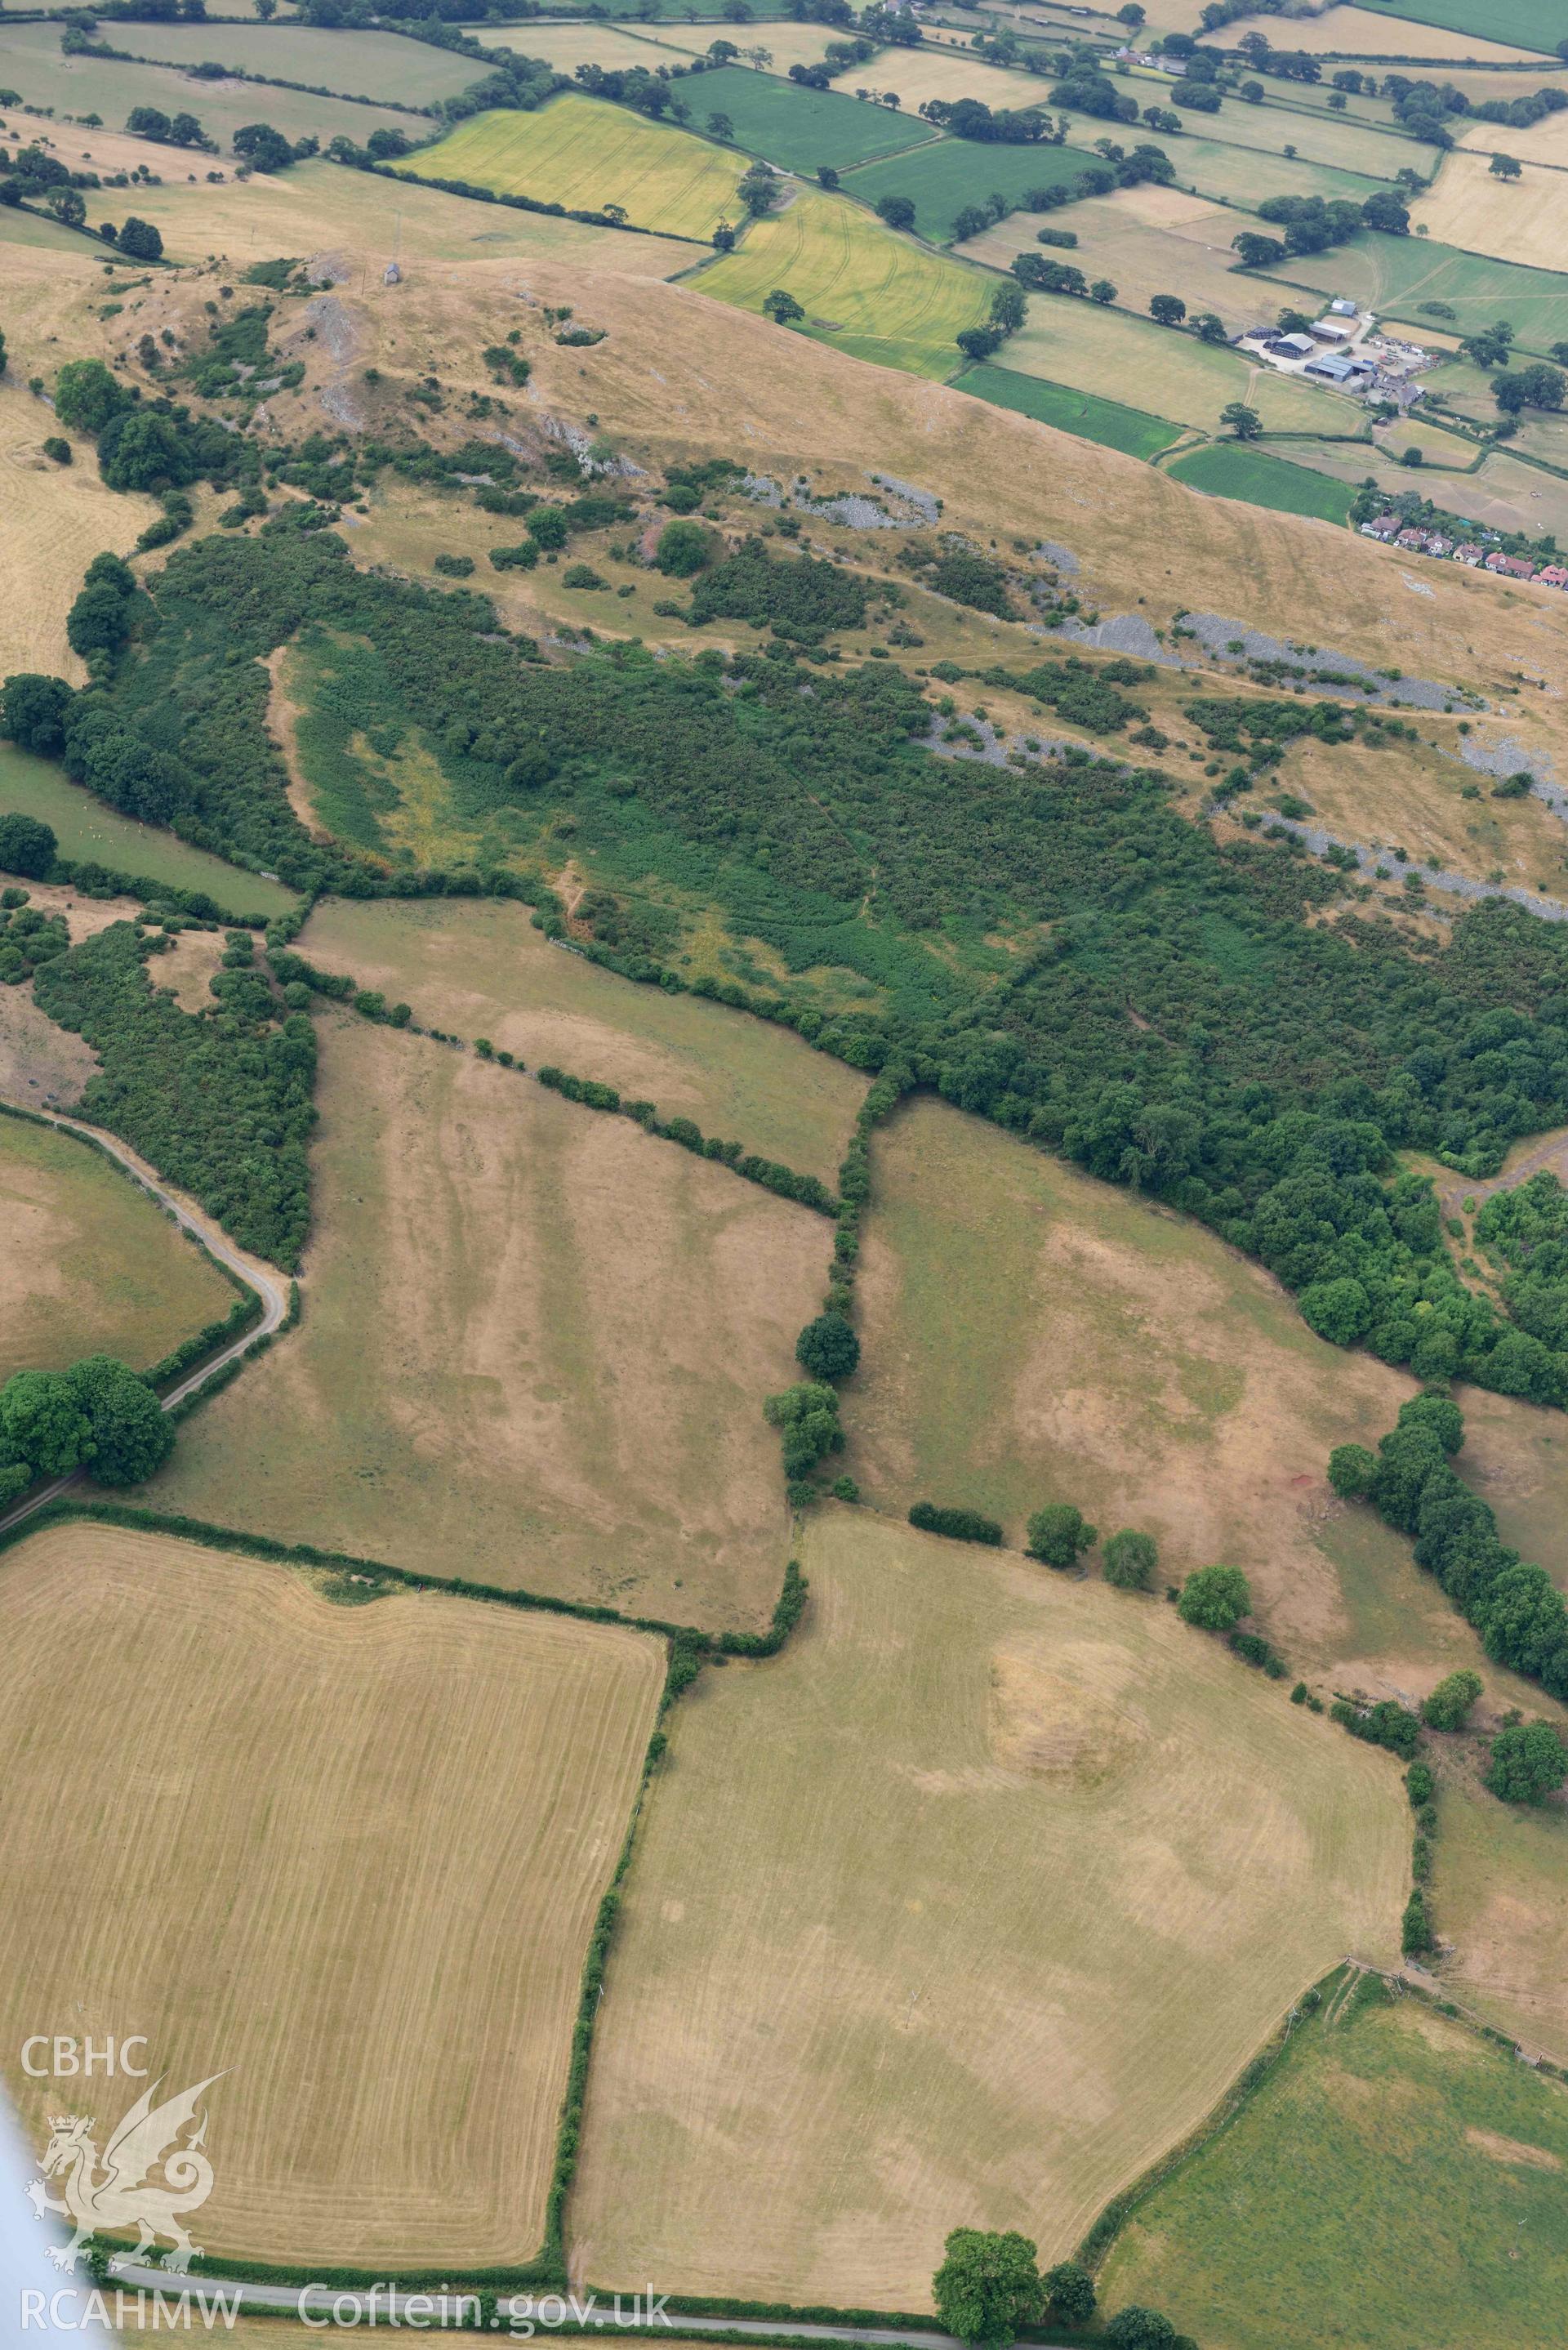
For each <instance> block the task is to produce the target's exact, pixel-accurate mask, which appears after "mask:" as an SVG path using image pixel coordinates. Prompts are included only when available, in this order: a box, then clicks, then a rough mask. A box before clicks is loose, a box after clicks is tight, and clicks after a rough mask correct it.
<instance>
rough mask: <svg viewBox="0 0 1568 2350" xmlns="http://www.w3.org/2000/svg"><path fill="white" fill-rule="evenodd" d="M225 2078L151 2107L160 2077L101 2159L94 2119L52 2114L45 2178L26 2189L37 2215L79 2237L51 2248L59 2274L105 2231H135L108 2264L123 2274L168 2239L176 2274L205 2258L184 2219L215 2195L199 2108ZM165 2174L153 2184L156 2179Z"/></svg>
mask: <svg viewBox="0 0 1568 2350" xmlns="http://www.w3.org/2000/svg"><path fill="white" fill-rule="evenodd" d="M222 2079H223V2074H221V2073H213V2074H210V2075H209V2076H208V2078H207V2079H206V2080H204V2081H198V2082H197V2084H196V2085H195V2087H194V2088H192V2089H182V2090H181V2092H180V2094H179V2095H178V2096H174V2097H166V2098H165V2099H164V2101H163V2103H162V2104H161V2106H154V2104H153V2102H152V2100H153V2098H154V2097H155V2096H156V2095H157V2093H158V2091H159V2089H160V2088H161V2085H162V2081H161V2078H160V2079H159V2080H157V2081H154V2082H153V2083H152V2085H151V2087H150V2088H147V2089H144V2090H143V2091H142V2093H141V2095H140V2097H138V2099H137V2100H136V2103H135V2104H134V2105H133V2106H131V2108H130V2112H129V2113H127V2114H125V2115H123V2116H121V2118H120V2120H119V2122H117V2123H116V2125H115V2126H114V2128H113V2129H112V2131H111V2132H110V2133H109V2140H108V2143H107V2144H106V2146H105V2147H104V2149H103V2152H102V2153H101V2154H99V2149H98V2146H97V2143H96V2141H95V2140H94V2138H93V2137H92V2136H91V2131H92V2126H93V2117H92V2116H91V2115H90V2114H51V2115H50V2116H49V2132H50V2136H49V2142H48V2145H47V2147H45V2149H44V2158H43V2162H42V2164H41V2166H40V2170H41V2176H40V2177H38V2178H35V2179H34V2180H33V2182H32V2184H31V2186H30V2187H29V2188H28V2189H27V2199H28V2201H29V2202H30V2203H31V2204H32V2207H33V2210H34V2212H35V2214H36V2217H37V2218H38V2219H40V2220H41V2219H42V2218H43V2216H44V2214H45V2212H46V2211H55V2212H58V2213H59V2214H60V2216H61V2217H62V2218H63V2219H66V2220H69V2221H70V2222H71V2224H72V2226H73V2227H74V2228H75V2230H76V2233H75V2235H74V2236H73V2237H72V2238H71V2241H70V2242H69V2243H68V2244H51V2245H50V2247H49V2258H50V2260H52V2261H53V2262H54V2263H55V2265H56V2267H57V2268H58V2269H61V2270H66V2269H73V2268H75V2266H76V2263H77V2260H78V2255H79V2253H80V2251H81V2249H82V2246H83V2245H84V2244H85V2243H86V2242H87V2240H88V2237H89V2236H91V2235H93V2234H94V2233H95V2232H96V2231H97V2230H99V2229H106V2228H127V2227H130V2228H134V2229H135V2230H136V2231H137V2241H136V2243H135V2244H134V2245H133V2246H132V2248H131V2250H130V2251H129V2252H124V2253H121V2254H120V2255H119V2257H118V2258H117V2259H115V2260H114V2261H112V2262H110V2263H109V2265H110V2267H111V2268H116V2269H119V2268H124V2267H126V2266H127V2265H128V2264H129V2263H130V2262H132V2261H139V2260H140V2259H142V2258H143V2257H144V2255H145V2254H146V2253H147V2252H148V2251H151V2247H152V2243H153V2240H154V2238H155V2237H158V2236H168V2237H171V2239H172V2241H173V2245H174V2249H173V2251H172V2252H171V2254H170V2256H169V2259H168V2261H167V2262H165V2263H164V2265H165V2266H166V2267H167V2268H170V2269H171V2270H176V2271H183V2270H185V2269H188V2268H189V2267H190V2265H191V2262H192V2260H194V2259H195V2258H196V2256H197V2254H198V2253H199V2252H200V2251H201V2249H202V2248H201V2246H200V2245H199V2244H193V2243H192V2241H191V2238H190V2235H189V2232H188V2231H187V2230H186V2228H185V2226H184V2224H183V2221H182V2213H185V2212H190V2211H194V2210H197V2209H198V2208H199V2206H200V2205H202V2203H204V2202H205V2201H206V2199H207V2198H208V2196H209V2195H210V2194H211V2193H212V2191H213V2166H212V2164H211V2163H210V2162H209V2161H208V2159H207V2158H206V2156H205V2154H203V2153H202V2140H203V2139H204V2138H205V2137H206V2135H207V2116H206V2114H205V2112H202V2113H201V2114H200V2115H198V2111H197V2108H198V2106H200V2105H201V2101H202V2096H203V2095H204V2094H205V2093H206V2091H207V2090H208V2089H210V2088H211V2087H212V2085H213V2082H214V2081H221V2080H222ZM192 2123H194V2124H195V2135H194V2136H193V2137H192V2138H191V2139H190V2141H189V2143H188V2144H186V2145H184V2146H182V2145H180V2143H179V2139H180V2137H181V2134H182V2131H184V2130H186V2129H188V2128H190V2126H192ZM155 2172H156V2173H159V2174H161V2175H160V2176H159V2177H157V2178H154V2176H153V2174H154V2173H155ZM51 2178H55V2179H58V2180H59V2182H60V2187H61V2193H62V2195H63V2198H64V2200H63V2201H57V2200H56V2199H55V2198H54V2197H53V2196H52V2195H51V2194H50V2193H49V2191H48V2188H47V2181H48V2180H49V2179H51Z"/></svg>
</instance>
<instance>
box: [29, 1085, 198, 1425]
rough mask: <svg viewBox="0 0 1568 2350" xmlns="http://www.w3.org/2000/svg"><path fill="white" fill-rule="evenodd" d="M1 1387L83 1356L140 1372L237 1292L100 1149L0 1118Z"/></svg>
mask: <svg viewBox="0 0 1568 2350" xmlns="http://www.w3.org/2000/svg"><path fill="white" fill-rule="evenodd" d="M0 1226H3V1227H4V1230H5V1272H4V1274H0V1305H3V1306H4V1311H3V1312H0V1385H4V1383H5V1380H6V1379H8V1378H10V1376H11V1374H12V1372H13V1371H22V1370H38V1371H63V1370H64V1369H66V1367H67V1365H69V1364H71V1363H74V1362H76V1361H78V1359H79V1358H80V1357H82V1356H83V1355H99V1354H108V1355H118V1356H119V1359H120V1360H121V1361H122V1362H126V1363H129V1364H130V1367H131V1368H132V1369H133V1370H138V1371H146V1370H151V1367H152V1366H153V1364H154V1363H158V1362H161V1360H162V1358H163V1357H164V1356H165V1355H167V1354H169V1353H171V1350H172V1349H173V1348H174V1347H177V1346H179V1345H180V1343H181V1341H182V1339H185V1338H190V1337H192V1336H194V1335H195V1333H196V1332H197V1331H198V1330H203V1329H205V1328H206V1326H207V1325H208V1323H209V1322H216V1321H217V1320H219V1319H220V1317H221V1316H222V1315H225V1314H226V1313H227V1312H228V1311H229V1308H230V1307H231V1306H232V1305H234V1299H235V1296H236V1294H237V1293H236V1292H235V1291H234V1290H233V1289H231V1287H230V1286H229V1284H228V1283H227V1282H226V1281H225V1280H224V1279H223V1274H221V1273H219V1272H218V1270H217V1268H216V1266H215V1265H213V1263H212V1262H211V1260H210V1259H209V1258H207V1257H205V1256H203V1255H202V1253H201V1251H200V1250H199V1249H197V1248H194V1247H192V1244H191V1243H190V1242H189V1241H188V1240H186V1239H185V1237H184V1235H183V1234H182V1232H179V1231H178V1230H177V1229H176V1228H175V1226H174V1225H173V1224H171V1222H169V1220H168V1219H167V1217H165V1216H164V1215H163V1214H162V1212H161V1210H160V1209H158V1208H156V1207H155V1206H154V1205H153V1203H152V1201H151V1200H149V1199H148V1198H147V1197H146V1195H145V1194H144V1193H143V1192H141V1191H139V1190H138V1188H137V1186H136V1185H135V1184H134V1183H133V1182H131V1181H130V1180H129V1178H128V1177H127V1176H125V1175H124V1174H122V1173H121V1171H120V1170H119V1168H118V1167H116V1166H114V1165H113V1164H111V1162H110V1161H109V1159H106V1158H105V1157H104V1155H103V1153H102V1152H101V1151H98V1150H94V1149H91V1148H90V1147H89V1146H88V1144H86V1143H83V1142H78V1141H77V1140H76V1139H74V1138H73V1137H72V1136H70V1135H68V1134H57V1133H55V1132H53V1131H52V1130H50V1129H49V1128H47V1127H41V1126H28V1125H26V1124H25V1123H24V1122H23V1120H22V1119H20V1118H0Z"/></svg>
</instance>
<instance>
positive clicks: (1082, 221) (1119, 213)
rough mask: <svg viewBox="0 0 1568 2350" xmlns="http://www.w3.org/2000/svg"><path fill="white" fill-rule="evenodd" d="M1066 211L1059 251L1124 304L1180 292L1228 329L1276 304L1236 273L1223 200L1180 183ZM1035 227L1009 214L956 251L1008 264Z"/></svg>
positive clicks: (1272, 289) (1143, 308) (1028, 243)
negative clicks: (1071, 242)
mask: <svg viewBox="0 0 1568 2350" xmlns="http://www.w3.org/2000/svg"><path fill="white" fill-rule="evenodd" d="M955 143H956V142H955ZM1053 152H1060V150H1053ZM1068 217H1069V218H1070V220H1071V223H1072V229H1073V234H1075V236H1076V238H1077V240H1078V243H1077V246H1076V248H1075V250H1074V251H1073V252H1072V253H1070V254H1065V255H1063V256H1062V257H1063V258H1064V260H1070V261H1071V262H1072V263H1073V264H1074V265H1075V267H1077V268H1079V269H1081V270H1082V271H1083V273H1084V275H1085V277H1087V278H1089V279H1091V280H1093V279H1094V278H1096V277H1108V278H1109V279H1110V281H1111V284H1112V285H1113V286H1115V287H1116V300H1117V303H1118V304H1119V306H1120V307H1122V308H1123V309H1126V310H1137V311H1139V312H1147V308H1148V305H1149V301H1150V298H1151V296H1154V295H1156V294H1179V295H1180V296H1181V298H1182V300H1183V301H1184V302H1185V303H1186V305H1187V307H1188V310H1189V313H1190V314H1193V315H1196V314H1197V313H1198V312H1199V311H1201V310H1212V311H1214V312H1215V313H1216V315H1217V316H1218V317H1220V318H1221V319H1223V321H1224V323H1225V327H1226V330H1227V332H1228V333H1230V334H1233V335H1234V334H1240V333H1241V331H1242V330H1243V329H1244V328H1247V327H1250V326H1255V325H1256V324H1257V323H1258V321H1259V319H1260V318H1261V317H1268V316H1270V314H1271V313H1272V311H1274V310H1276V309H1277V308H1278V307H1280V302H1281V300H1282V296H1283V295H1284V291H1285V289H1284V288H1283V287H1276V286H1270V285H1268V284H1266V283H1260V282H1259V281H1258V280H1257V279H1256V278H1254V277H1252V276H1248V275H1245V274H1243V273H1241V272H1240V271H1238V269H1237V267H1236V256H1235V255H1234V254H1233V253H1232V252H1231V238H1232V237H1233V236H1234V235H1235V234H1236V214H1235V213H1233V212H1231V211H1230V210H1228V209H1227V208H1226V207H1225V206H1223V205H1220V204H1210V203H1205V201H1204V200H1203V198H1202V197H1201V196H1189V195H1185V194H1183V193H1182V192H1181V191H1180V190H1179V189H1178V188H1156V187H1141V188H1122V189H1118V191H1117V192H1116V194H1115V195H1114V196H1092V197H1090V198H1089V199H1088V201H1087V202H1086V203H1076V204H1075V205H1074V206H1073V207H1072V211H1071V213H1070V214H1069V215H1068ZM1038 226H1039V223H1038V222H1037V221H1036V220H1035V219H1034V218H1033V215H1032V214H1030V213H1010V214H1009V216H1008V218H1007V219H1006V220H1004V221H998V222H997V223H996V224H995V225H994V226H993V227H991V228H988V229H987V230H985V231H984V233H983V234H981V235H980V236H976V237H971V238H970V239H969V241H968V242H967V243H966V244H964V245H963V246H962V248H961V250H962V252H963V255H964V257H965V259H966V260H971V261H982V262H986V263H988V264H989V265H991V267H992V268H993V269H1008V268H1011V266H1012V262H1013V260H1014V258H1015V257H1016V256H1017V255H1019V254H1020V253H1030V252H1034V251H1037V250H1038V246H1037V243H1036V239H1035V230H1036V228H1037V227H1038ZM1052 257H1053V258H1054V257H1055V256H1054V255H1053V256H1052Z"/></svg>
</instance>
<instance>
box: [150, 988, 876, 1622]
mask: <svg viewBox="0 0 1568 2350" xmlns="http://www.w3.org/2000/svg"><path fill="white" fill-rule="evenodd" d="M321 1044H322V1075H321V1080H320V1085H319V1089H318V1097H317V1098H318V1100H319V1104H320V1110H321V1124H320V1128H319V1139H318V1141H317V1145H316V1150H315V1161H316V1164H315V1176H316V1185H317V1224H316V1232H315V1236H314V1238H313V1239H312V1242H311V1246H310V1253H309V1256H308V1259H307V1261H306V1283H307V1288H308V1291H309V1304H308V1306H307V1310H306V1315H305V1318H304V1321H303V1323H302V1324H301V1326H300V1329H299V1332H298V1335H297V1336H296V1337H295V1338H294V1340H293V1341H292V1342H291V1343H290V1344H289V1345H288V1346H286V1347H275V1348H274V1349H273V1351H272V1352H271V1353H270V1354H269V1355H267V1356H266V1357H265V1358H264V1359H263V1360H262V1361H261V1362H260V1363H259V1364H257V1365H255V1366H254V1367H253V1368H252V1369H250V1370H249V1371H247V1373H246V1375H245V1377H244V1378H243V1379H239V1380H236V1381H235V1383H234V1385H233V1386H232V1387H231V1388H227V1389H226V1390H225V1392H224V1393H223V1395H221V1396H219V1397H218V1399H216V1401H215V1402H213V1403H212V1404H210V1405H208V1406H207V1407H206V1408H205V1409H203V1410H202V1411H201V1412H200V1413H198V1414H197V1415H196V1416H195V1418H193V1419H192V1420H191V1421H190V1423H189V1424H188V1426H187V1427H186V1429H185V1430H184V1431H183V1433H182V1440H181V1444H180V1447H179V1450H178V1451H177V1452H176V1453H175V1455H174V1458H173V1460H172V1461H171V1463H170V1466H169V1467H168V1469H167V1470H166V1471H163V1472H162V1474H161V1476H160V1478H159V1480H158V1482H157V1484H156V1487H155V1488H154V1489H153V1490H154V1492H155V1493H156V1498H157V1500H158V1503H159V1506H160V1507H161V1508H163V1509H168V1510H174V1511H179V1512H183V1513H188V1514H190V1515H193V1516H197V1517H201V1518H205V1519H207V1520H210V1521H215V1522H217V1523H223V1524H234V1525H238V1526H242V1527H254V1528H257V1529H261V1530H265V1532H267V1533H269V1534H277V1535H280V1536H286V1538H287V1539H289V1540H291V1541H307V1542H317V1543H321V1544H327V1545H328V1546H331V1547H334V1548H337V1549H341V1550H346V1551H349V1552H352V1553H354V1554H356V1555H360V1556H367V1557H370V1558H377V1559H385V1560H386V1561H387V1562H388V1563H389V1565H394V1566H402V1567H408V1568H410V1569H413V1570H415V1571H416V1572H420V1573H424V1574H430V1575H445V1576H462V1577H466V1578H468V1579H470V1580H472V1581H475V1582H482V1583H488V1584H493V1585H503V1586H506V1587H508V1588H512V1587H517V1586H521V1587H523V1588H524V1589H528V1590H535V1591H542V1592H548V1593H550V1594H552V1595H553V1596H558V1597H564V1598H570V1599H577V1600H587V1601H591V1602H592V1603H594V1604H595V1605H598V1606H604V1607H616V1608H618V1609H619V1610H621V1611H622V1612H623V1613H626V1614H637V1615H649V1616H656V1617H660V1618H662V1619H664V1620H667V1621H675V1622H679V1623H701V1624H703V1625H713V1626H721V1627H722V1626H731V1625H743V1626H747V1627H756V1626H757V1625H759V1624H761V1623H763V1622H765V1620H766V1618H767V1617H768V1615H769V1613H770V1612H771V1610H772V1607H773V1605H774V1599H775V1598H776V1596H777V1594H778V1587H779V1582H780V1578H781V1576H782V1574H783V1569H784V1555H785V1553H784V1544H785V1542H786V1540H787V1533H788V1520H787V1514H786V1512H785V1507H784V1493H783V1490H782V1486H781V1483H780V1480H779V1475H778V1440H777V1437H776V1436H775V1435H774V1431H773V1430H771V1429H770V1428H769V1427H768V1426H767V1425H766V1424H765V1422H764V1421H763V1411H762V1406H763V1397H764V1396H766V1395H768V1394H769V1393H771V1392H772V1391H774V1389H776V1388H782V1387H784V1386H785V1385H787V1383H788V1380H789V1378H790V1373H791V1360H792V1350H793V1347H794V1337H795V1333H796V1332H797V1331H798V1330H799V1328H800V1326H801V1325H802V1324H803V1323H804V1322H805V1319H806V1318H807V1316H808V1315H810V1314H811V1313H812V1312H813V1311H814V1310H815V1305H816V1301H817V1296H818V1294H819V1291H820V1289H821V1285H822V1283H823V1280H824V1278H825V1275H826V1265H827V1260H828V1255H829V1252H830V1246H831V1238H830V1227H829V1226H828V1225H827V1223H826V1222H825V1220H824V1219H823V1218H822V1217H820V1216H817V1215H814V1214H813V1213H812V1212H811V1211H809V1210H807V1209H805V1208H800V1207H795V1206H794V1205H791V1204H789V1203H787V1202H785V1201H783V1200H779V1199H775V1198H774V1197H772V1196H771V1195H770V1194H768V1193H767V1192H765V1191H761V1190H759V1189H758V1188H757V1187H756V1186H755V1185H753V1184H750V1183H743V1182H741V1181H739V1180H737V1179H736V1177H734V1176H733V1175H732V1174H731V1173H730V1172H729V1170H727V1169H725V1168H722V1167H718V1166H714V1165H712V1164H711V1162H709V1161H707V1160H705V1159H698V1158H695V1157H694V1156H693V1155H692V1154H691V1152H690V1151H687V1150H682V1149H680V1147H679V1146H678V1145H677V1144H675V1143H672V1142H664V1141H660V1140H658V1139H654V1138H652V1137H649V1136H648V1135H645V1134H644V1133H643V1132H642V1131H641V1129H640V1128H639V1127H637V1126H634V1125H633V1124H632V1123H631V1122H630V1121H629V1120H628V1119H625V1118H608V1117H606V1116H604V1115H603V1114H601V1113H599V1112H597V1111H594V1110H590V1109H587V1108H582V1107H577V1106H576V1104H574V1103H570V1102H567V1101H565V1100H563V1099H562V1098H561V1097H559V1096H558V1095H556V1094H554V1093H550V1092H547V1091H546V1090H545V1088H543V1087H540V1086H538V1085H536V1084H535V1082H534V1081H533V1079H532V1078H529V1077H524V1076H519V1075H517V1074H515V1073H514V1072H511V1071H508V1070H504V1069H501V1068H498V1067H495V1066H489V1065H486V1064H485V1063H484V1062H483V1061H482V1060H479V1059H478V1058H477V1057H476V1056H475V1055H472V1054H459V1053H457V1052H454V1051H452V1049H451V1048H450V1047H448V1046H445V1045H438V1044H434V1043H431V1042H428V1041H427V1040H426V1039H424V1038H422V1037H418V1036H411V1035H398V1034H396V1033H395V1032H392V1031H389V1030H386V1029H380V1028H376V1027H372V1026H370V1025H369V1024H366V1023H364V1022H362V1021H358V1020H355V1019H353V1018H352V1016H351V1015H339V1016H338V1017H337V1019H336V1020H334V1021H333V1022H332V1024H330V1025H329V1026H327V1028H325V1030H324V1032H323V1035H322V1038H321ZM394 1299H395V1300H396V1305H395V1307H393V1308H392V1310H389V1304H390V1301H392V1300H394Z"/></svg>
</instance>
